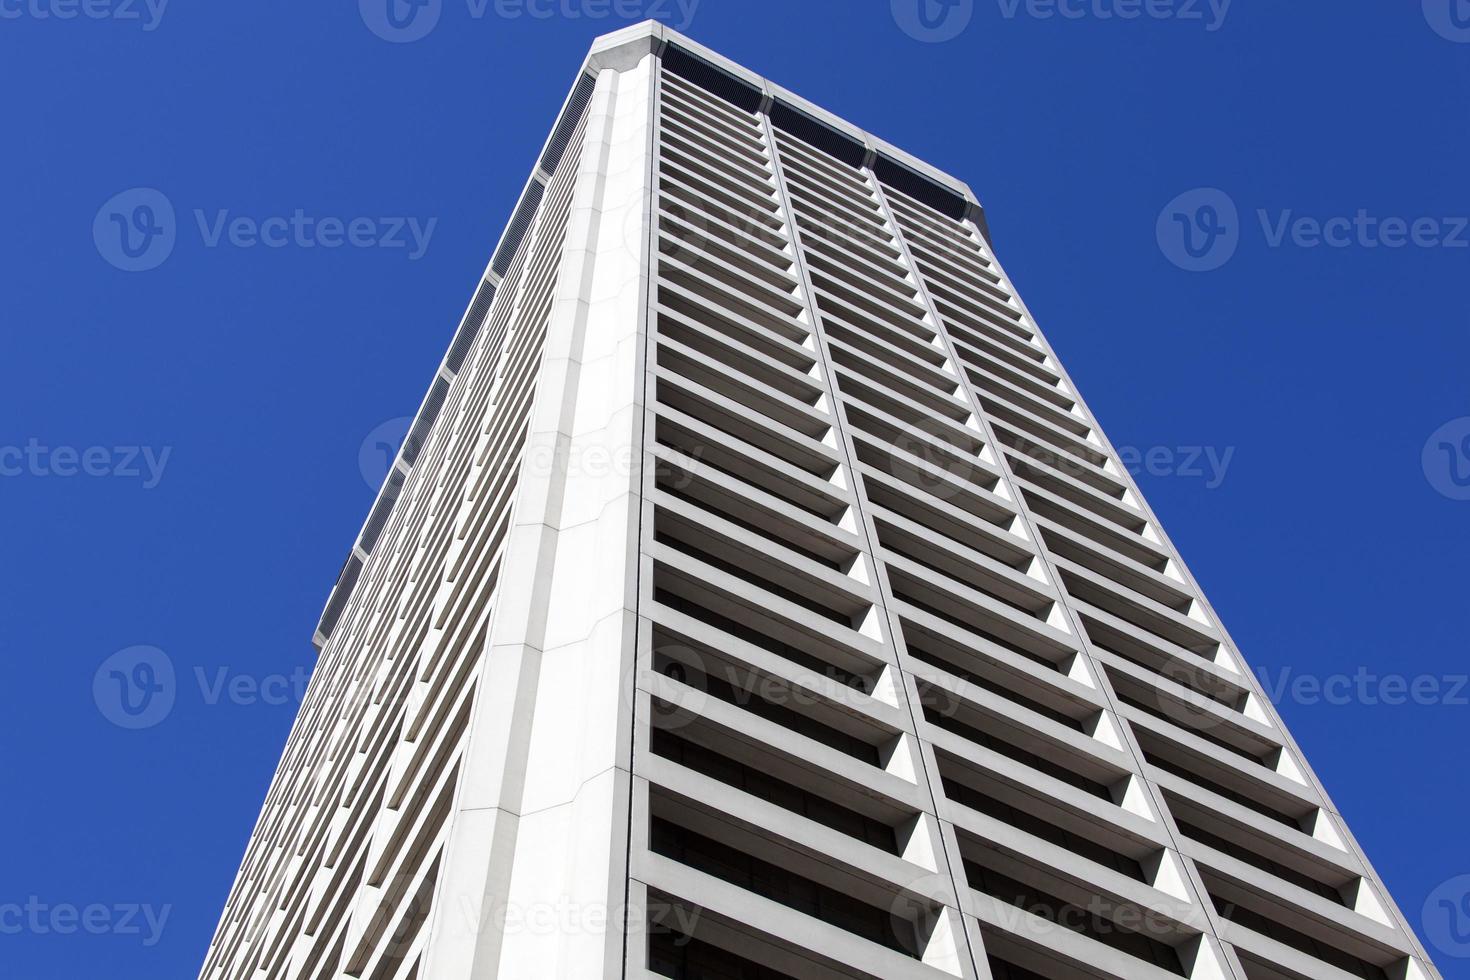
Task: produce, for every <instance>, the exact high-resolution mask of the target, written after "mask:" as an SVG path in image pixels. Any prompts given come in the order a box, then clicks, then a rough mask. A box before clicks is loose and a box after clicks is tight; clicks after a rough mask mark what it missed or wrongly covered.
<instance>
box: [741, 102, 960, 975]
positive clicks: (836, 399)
mask: <svg viewBox="0 0 1470 980" xmlns="http://www.w3.org/2000/svg"><path fill="white" fill-rule="evenodd" d="M760 120H761V130H762V134H763V138H764V140H765V144H766V149H767V151H768V152H769V153H770V155H771V170H772V173H773V176H774V177H775V180H776V192H777V195H778V198H779V200H780V203H781V211H782V214H783V215H784V216H785V218H786V221H787V227H788V228H789V229H790V238H791V250H792V259H793V260H794V262H795V265H796V273H797V278H798V281H799V282H800V285H801V293H802V303H803V304H804V305H805V307H806V311H807V315H808V316H809V317H810V318H811V324H810V326H811V330H812V335H813V340H814V342H815V343H816V345H817V350H816V354H817V357H818V359H819V362H820V364H821V371H822V383H823V386H824V387H825V389H826V393H827V400H828V402H829V404H830V405H831V410H832V426H833V430H834V435H835V436H836V437H837V445H838V448H839V449H840V451H841V453H842V459H843V466H844V467H845V468H846V470H847V473H848V476H849V478H850V479H851V486H850V493H851V494H852V507H853V510H854V512H855V513H854V517H855V518H856V522H855V523H856V525H857V527H858V529H859V533H860V534H861V535H862V539H863V543H864V546H865V548H866V552H867V553H866V555H865V560H867V561H869V562H870V563H871V565H870V568H871V570H872V573H873V597H874V601H875V602H877V603H878V608H879V609H880V610H881V612H882V622H883V623H884V625H885V626H886V627H887V630H888V642H887V644H886V645H887V647H888V654H889V657H890V669H891V670H893V671H894V679H895V680H897V681H898V683H897V684H895V685H894V689H895V691H896V693H897V695H898V696H899V697H901V698H902V699H903V702H904V703H903V710H904V712H905V716H906V717H907V718H908V719H909V727H910V730H911V731H912V733H913V739H914V744H913V746H912V751H913V752H914V754H915V756H916V760H915V761H916V762H917V767H916V768H917V772H918V776H919V779H920V780H921V787H920V788H921V789H922V791H923V793H924V798H925V799H927V800H928V805H929V812H930V813H931V814H932V815H933V816H934V831H935V833H936V834H937V836H938V839H939V844H940V847H939V854H938V857H939V859H940V860H942V861H943V862H944V868H943V869H942V870H941V871H940V872H938V875H937V877H940V878H941V881H942V883H943V887H944V889H945V891H946V892H947V894H946V898H947V899H949V898H952V899H953V904H952V905H950V907H951V908H953V909H954V910H955V912H956V914H957V915H959V922H960V928H959V929H958V934H957V935H954V936H953V937H952V939H953V942H954V945H955V951H956V954H957V955H959V956H960V957H961V958H962V959H966V960H967V965H968V967H969V968H970V969H972V970H974V971H975V972H976V975H978V976H985V975H986V971H983V970H981V969H980V964H981V963H983V962H984V955H985V954H984V951H983V950H976V949H974V948H973V944H972V939H973V940H976V941H978V939H979V937H978V936H974V937H972V936H971V935H970V930H968V929H966V928H964V926H963V920H964V917H963V913H962V912H961V909H960V906H961V902H960V896H961V895H962V894H963V892H962V891H961V888H962V887H963V886H962V884H961V881H960V879H959V876H958V873H957V871H956V862H958V861H959V853H958V850H957V848H956V847H955V846H954V842H952V841H951V839H950V835H949V834H947V833H945V831H944V823H943V820H942V819H941V818H940V814H939V799H940V797H939V796H938V795H937V794H936V793H935V791H934V782H935V780H936V779H938V776H937V775H936V774H935V773H933V772H931V770H930V765H929V758H928V756H927V754H926V753H925V751H924V748H923V739H922V735H921V725H920V722H921V720H922V717H921V709H917V708H916V707H915V704H916V702H917V701H918V690H917V687H916V686H915V683H914V680H913V678H912V676H911V675H910V674H909V672H908V670H907V669H905V668H906V662H907V649H906V648H905V647H903V646H902V644H903V633H902V632H901V630H900V627H899V621H898V616H897V614H896V613H894V612H893V611H892V601H893V590H892V587H891V585H890V584H889V581H888V569H887V566H886V565H885V564H884V562H883V561H882V560H881V557H880V552H879V549H878V535H877V530H876V529H875V528H874V526H873V519H872V517H871V516H870V515H869V514H868V509H867V506H866V501H867V490H866V485H865V483H864V481H863V477H862V474H861V473H860V472H859V471H858V467H857V452H856V450H855V449H854V447H853V444H852V436H851V434H850V433H849V431H848V426H847V408H846V405H845V404H844V403H843V401H842V396H841V391H840V388H839V384H838V380H837V373H836V365H835V363H834V362H833V360H832V351H831V347H830V346H829V344H828V342H827V335H826V331H825V330H824V329H823V327H822V316H821V313H820V312H819V311H818V310H817V302H816V289H815V287H814V286H813V285H812V279H811V274H810V272H809V271H808V269H807V262H806V249H805V246H804V245H803V244H802V234H801V229H800V227H799V225H798V222H797V220H796V211H795V208H794V206H793V204H792V201H791V194H790V192H789V190H788V189H787V184H786V174H785V171H784V168H783V167H782V164H781V150H780V147H779V145H778V141H777V139H776V131H775V127H774V126H773V125H772V123H771V116H770V113H769V112H768V111H764V110H763V111H762V112H761V113H760ZM860 560H864V559H860ZM899 751H902V747H900V749H899ZM915 832H916V833H923V832H924V829H923V828H922V827H920V828H919V829H918V830H916V831H915ZM946 904H950V903H949V902H948V901H946Z"/></svg>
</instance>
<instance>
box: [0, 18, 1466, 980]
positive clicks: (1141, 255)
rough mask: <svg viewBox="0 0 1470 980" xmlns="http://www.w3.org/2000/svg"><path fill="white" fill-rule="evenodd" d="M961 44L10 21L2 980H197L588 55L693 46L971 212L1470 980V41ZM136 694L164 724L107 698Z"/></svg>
mask: <svg viewBox="0 0 1470 980" xmlns="http://www.w3.org/2000/svg"><path fill="white" fill-rule="evenodd" d="M915 2H916V0H893V3H892V6H891V8H890V4H889V2H888V0H874V2H868V3H853V2H851V0H820V2H819V0H797V2H794V0H780V2H776V0H698V2H695V0H685V2H684V3H683V4H680V3H678V2H676V0H616V2H614V0H484V2H482V0H430V4H431V6H429V7H426V8H425V9H424V10H423V11H420V16H421V17H425V18H429V20H433V22H432V23H429V22H428V20H422V19H421V20H416V21H414V22H413V23H412V24H410V25H409V26H408V27H404V26H403V21H402V20H400V21H398V22H394V21H390V20H388V19H387V16H386V10H385V8H383V7H382V6H381V0H379V4H380V5H379V6H375V5H374V4H373V3H372V2H369V0H363V3H362V4H361V5H359V4H352V3H335V4H320V5H317V4H303V3H287V2H283V0H258V2H255V3H250V4H201V3H186V2H183V0H175V2H173V3H164V2H161V0H152V2H151V3H147V2H144V0H88V2H87V3H86V4H85V5H83V4H82V3H81V2H80V0H0V82H3V83H4V85H5V90H6V92H7V98H6V100H5V103H6V104H5V109H4V120H5V130H6V132H7V134H8V136H7V140H6V146H7V147H8V148H9V151H8V152H6V153H4V154H3V155H0V202H3V207H0V216H3V228H0V276H3V280H0V282H3V303H0V365H3V371H4V383H3V385H0V519H3V521H4V535H3V538H0V556H3V559H0V664H3V668H0V669H3V671H4V675H3V676H4V683H3V684H0V725H3V726H4V739H5V740H4V745H5V747H6V751H5V753H4V757H3V758H4V761H3V771H4V785H5V788H6V790H7V803H8V805H7V806H5V807H4V808H3V809H0V834H3V840H4V842H5V858H4V860H3V861H0V972H4V973H5V975H7V976H14V977H25V978H27V980H50V978H65V980H73V978H75V977H81V976H95V975H106V976H109V977H113V978H117V980H131V978H140V980H143V978H146V980H157V978H160V977H182V976H190V975H193V973H194V972H195V971H196V970H197V968H198V965H199V963H200V961H201V960H202V957H203V954H204V950H205V947H206V944H207V943H208V940H209V937H210V935H211V933H212V930H213V928H214V924H215V921H216V918H217V916H218V913H219V909H220V907H221V905H222V903H223V901H224V898H225V895H226V892H227V890H228V888H229V885H230V883H231V881H232V879H233V876H234V873H235V869H236V865H237V862H238V860H239V858H240V855H241V853H242V851H243V849H244V846H245V843H246V840H247V837H248V834H249V832H250V828H251V826H252V824H253V822H254V819H255V815H256V812H257V808H258V806H259V804H260V802H261V800H262V798H263V796H264V793H265V789H266V787H267V784H268V782H269V779H270V776H271V773H272V770H273V768H274V765H275V761H276V758H277V755H278V753H279V751H280V748H281V745H282V743H283V741H284V739H285V736H286V733H287V731H288V729H289V726H290V723H291V719H292V717H293V715H294V710H295V703H296V699H297V697H298V691H299V689H300V687H301V685H302V683H303V680H304V677H305V674H306V672H307V671H309V669H310V667H311V664H312V662H313V656H314V653H313V650H312V647H311V645H310V636H311V632H312V629H313V627H314V625H315V622H316V618H317V615H318V613H319V612H320V609H321V605H322V603H323V601H324V600H325V598H326V595H327V592H328V590H329V588H330V586H331V584H332V582H333V580H334V577H335V575H336V573H337V570H338V568H339V566H340V565H341V562H342V560H343V558H344V557H345V555H346V554H347V551H348V548H349V547H350V544H351V541H352V539H353V537H354V535H355V533H356V531H357V528H358V527H359V525H360V523H361V521H362V519H363V517H364V516H365V514H366V511H367V508H368V507H369V505H370V503H371V500H372V496H373V491H374V485H373V484H374V483H375V481H376V479H377V478H379V477H381V475H382V472H383V466H384V464H383V463H382V462H381V457H382V453H381V451H380V450H379V449H378V446H379V444H381V443H384V442H388V443H391V442H392V441H393V440H394V439H395V438H398V437H400V436H401V433H402V422H401V419H402V418H403V417H404V416H406V415H409V414H411V413H412V412H413V410H414V409H415V408H416V406H417V404H418V401H419V399H420V397H421V396H422V394H423V392H424V390H425V388H426V387H427V385H428V382H429V380H430V378H431V376H432V373H433V371H434V369H435V366H436V365H437V363H438V361H439V358H440V356H441V355H442V353H443V351H444V348H445V346H446V345H447V343H448V339H449V336H450V332H451V330H452V329H453V327H454V325H455V323H456V322H457V320H458V318H459V315H460V314H461V312H462V311H463V309H464V306H465V304H466V302H467V301H468V299H469V295H470V291H471V289H472V287H473V285H474V283H475V281H476V276H477V275H478V274H479V273H480V271H481V270H482V269H483V267H484V265H485V262H486V260H487V258H488V256H489V253H490V250H491V248H492V247H493V245H494V243H495V240H496V238H497V236H498V233H499V230H500V228H501V227H502V226H503V224H504V222H505V220H506V218H507V217H508V215H509V212H510V210H511V207H512V206H513V204H514V199H515V195H516V194H517V193H518V191H519V189H520V187H521V185H522V183H523V181H524V179H525V177H526V175H527V173H528V172H529V170H530V167H531V165H532V163H533V161H534V158H535V155H536V153H537V151H538V149H539V147H540V145H541V142H542V140H543V139H544V137H545V134H546V132H547V130H548V129H549V127H550V125H551V123H552V121H553V118H554V115H555V112H556V110H557V108H558V106H559V104H560V102H561V99H562V98H563V96H564V95H565V92H566V90H567V87H568V86H569V85H570V84H571V81H572V78H573V73H574V71H575V70H576V67H577V65H578V64H579V63H580V61H581V58H582V56H583V54H584V52H585V49H586V47H587V45H588V43H589V42H590V41H591V39H592V38H593V37H594V36H596V35H597V34H601V33H605V32H607V31H609V30H613V29H616V28H618V27H621V26H625V25H626V24H627V23H630V22H631V21H634V20H641V19H643V17H644V16H646V15H650V14H652V15H658V16H660V17H661V18H662V19H664V20H666V21H667V22H669V23H671V24H672V25H674V26H678V27H681V28H686V29H687V32H688V33H690V34H691V35H692V36H694V37H695V38H696V39H698V40H700V41H702V42H703V43H705V44H708V45H710V46H711V47H714V48H715V49H717V50H719V51H721V52H723V53H725V54H726V55H728V56H729V57H731V58H734V59H736V60H737V61H740V62H742V63H745V64H747V65H749V66H750V67H751V68H753V69H755V70H757V71H760V72H762V73H763V74H766V75H768V76H769V77H771V78H773V79H775V80H777V81H779V82H780V83H782V84H784V85H785V86H786V87H788V88H790V89H792V90H794V91H796V92H798V93H800V94H802V95H804V96H805V97H807V98H809V99H811V100H812V101H814V102H816V103H818V104H820V105H823V106H826V107H828V108H830V109H831V110H832V111H834V112H836V113H838V114H840V115H843V116H846V117H848V118H850V119H851V120H853V121H854V122H856V123H857V124H859V125H861V126H864V127H865V128H868V129H870V130H872V131H873V132H875V133H877V134H879V135H881V136H883V137H884V138H885V139H887V140H889V141H890V142H892V143H894V144H896V145H898V146H901V147H903V148H905V149H907V150H909V151H911V152H913V153H914V154H916V155H918V156H919V157H921V158H923V159H926V160H929V161H931V162H932V163H934V164H935V165H936V166H938V167H940V168H942V169H945V170H948V171H950V172H952V173H954V174H956V175H958V176H960V177H962V178H964V179H965V180H967V181H968V182H969V183H970V184H971V185H972V186H973V187H974V188H975V190H976V192H977V194H978V195H979V197H980V199H981V201H982V202H983V203H984V204H985V206H986V209H987V212H988V216H989V220H990V224H991V228H992V231H993V234H994V239H995V243H996V247H997V250H998V252H999V255H1000V257H1001V259H1002V261H1003V262H1004V263H1005V264H1006V267H1007V271H1008V272H1009V273H1010V275H1011V277H1012V278H1013V279H1014V280H1015V282H1016V283H1017V285H1018V286H1019V288H1020V289H1021V291H1022V293H1023V294H1024V295H1025V297H1026V298H1027V301H1028V302H1029V304H1030V306H1031V307H1032V309H1033V311H1034V312H1035V314H1036V316H1037V318H1038V319H1039V320H1040V322H1041V325H1042V328H1043V329H1044V330H1045V331H1046V332H1047V334H1048V335H1049V337H1050V339H1051V340H1052V342H1053V343H1054V345H1055V346H1056V347H1057V349H1058V351H1059V353H1060V355H1061V356H1062V358H1063V359H1064V362H1065V363H1066V364H1067V366H1068V368H1069V369H1070V371H1071V372H1072V374H1073V376H1074V378H1075V379H1076V381H1077V383H1078V385H1079V386H1080V387H1081V389H1082V391H1083V393H1084V395H1085V396H1086V397H1087V399H1088V400H1089V402H1090V404H1091V405H1092V407H1093V409H1094V411H1095V412H1096V413H1097V414H1098V416H1099V417H1100V419H1101V420H1102V422H1103V424H1104V426H1105V427H1106V429H1107V431H1108V434H1109V435H1110V437H1111V438H1112V440H1113V441H1114V442H1115V443H1116V444H1117V445H1119V446H1120V447H1125V448H1126V450H1127V451H1128V452H1129V453H1131V454H1133V456H1132V458H1134V459H1135V460H1136V463H1137V467H1138V471H1139V479H1140V481H1141V484H1142V486H1143V489H1144V491H1145V493H1146V494H1147V496H1148V497H1149V499H1150V501H1151V502H1152V504H1153V505H1154V507H1155V509H1156V510H1157V511H1158V512H1159V514H1160V516H1161V518H1162V520H1163V522H1164V524H1165V526H1166V527H1167V528H1168V529H1169V532H1170V534H1171V535H1172V536H1173V538H1174V539H1175V541H1176V543H1177V544H1178V545H1179V547H1180V549H1181V550H1182V551H1183V553H1184V556H1185V558H1186V560H1187V561H1188V562H1189V563H1190V565H1191V567H1192V569H1193V571H1194V572H1195V574H1196V575H1197V576H1198V577H1199V579H1200V580H1201V582H1202V583H1203V585H1204V586H1205V588H1206V590H1207V591H1208V593H1209V595H1210V597H1211V599H1212V601H1213V603H1214V605H1215V606H1216V607H1217V609H1218V610H1219V611H1220V613H1221V614H1222V616H1223V617H1224V619H1225V621H1226V624H1227V625H1228V626H1229V628H1230V629H1231V630H1232V632H1233V634H1234V636H1235V638H1236V640H1237V641H1238V642H1239V643H1240V645H1241V647H1242V649H1243V651H1244V653H1245V655H1246V657H1247V658H1248V660H1250V661H1251V662H1252V663H1253V664H1254V665H1255V666H1256V667H1257V668H1258V670H1259V672H1260V673H1261V674H1262V675H1263V676H1264V677H1265V679H1266V680H1267V683H1268V687H1269V688H1271V689H1272V690H1273V691H1274V692H1276V694H1277V695H1278V699H1279V701H1280V710H1281V711H1282V713H1283V715H1284V716H1285V718H1286V719H1287V721H1288V723H1289V725H1290V726H1291V727H1292V729H1293V731H1294V733H1295V734H1296V736H1297V738H1298V739H1299V740H1300V741H1301V742H1302V744H1303V746H1304V747H1305V749H1306V751H1307V753H1308V755H1309V757H1310V758H1311V760H1312V762H1313V764H1314V765H1315V767H1316V768H1317V770H1318V772H1319V774H1320V775H1321V777H1322V778H1323V780H1324V781H1325V782H1326V784H1327V786H1328V788H1329V789H1330V791H1331V792H1332V793H1333V795H1334V797H1335V800H1336V802H1337V803H1338V805H1339V806H1340V808H1341V809H1342V811H1343V812H1344V813H1345V814H1346V816H1347V818H1348V820H1349V821H1350V823H1351V824H1352V826H1353V827H1354V829H1355V831H1356V833H1357V835H1358V836H1359V838H1360V840H1361V841H1362V843H1363V845H1364V847H1365V849H1366V850H1367V851H1368V853H1369V855H1370V856H1371V858H1372V859H1373V860H1374V862H1375V863H1376V865H1377V867H1378V869H1379V871H1380V872H1381V873H1382V875H1383V876H1384V878H1385V879H1386V880H1387V882H1388V883H1389V885H1390V887H1391V889H1392V890H1393V892H1394V894H1395V896H1396V897H1397V899H1398V900H1399V902H1400V903H1401V904H1402V906H1403V907H1404V909H1405V911H1406V913H1407V914H1408V916H1409V917H1410V919H1411V920H1413V921H1414V923H1415V924H1416V926H1419V927H1420V929H1421V934H1422V935H1425V936H1426V939H1427V941H1429V942H1431V943H1432V944H1433V945H1434V946H1435V950H1436V953H1437V955H1438V957H1439V962H1440V965H1441V966H1442V968H1443V969H1444V970H1445V972H1446V974H1447V975H1448V976H1467V975H1470V967H1467V964H1470V943H1467V942H1464V941H1463V937H1464V936H1465V935H1467V929H1470V918H1464V919H1462V920H1460V921H1455V920H1450V919H1445V918H1444V913H1443V912H1440V913H1439V916H1438V917H1436V916H1435V915H1431V916H1429V917H1428V918H1426V917H1425V916H1424V913H1423V910H1424V909H1425V908H1426V905H1427V906H1428V908H1429V909H1430V910H1431V912H1433V911H1434V910H1437V909H1442V908H1443V907H1444V906H1442V905H1441V904H1440V902H1441V901H1449V902H1450V904H1451V906H1456V905H1459V906H1460V907H1464V908H1467V909H1470V904H1462V903H1470V899H1467V898H1466V894H1467V891H1470V879H1462V878H1460V876H1463V875H1466V874H1470V841H1467V837H1466V835H1465V832H1464V827H1465V816H1464V814H1465V806H1466V803H1467V801H1470V785H1467V781H1466V779H1465V778H1464V774H1463V759H1464V757H1465V752H1466V741H1467V734H1470V687H1467V686H1466V685H1465V683H1464V677H1465V675H1466V673H1467V672H1470V658H1467V656H1466V653H1467V644H1466V635H1465V623H1464V620H1465V608H1466V601H1465V593H1466V587H1465V586H1466V580H1467V576H1466V555H1467V549H1470V530H1467V527H1470V521H1467V518H1470V500H1467V499H1465V498H1467V497H1470V486H1467V484H1470V419H1467V417H1470V374H1467V371H1466V366H1467V364H1470V316H1467V314H1470V290H1467V289H1466V288H1465V287H1466V283H1467V281H1470V277H1467V271H1470V230H1467V224H1470V222H1467V216H1470V193H1467V190H1466V181H1465V172H1466V171H1465V160H1466V156H1467V150H1470V132H1467V123H1466V118H1467V117H1466V114H1465V104H1466V95H1467V83H1470V5H1467V4H1466V3H1465V2H1464V0H1423V3H1422V9H1421V3H1420V2H1419V0H1415V2H1402V0H1401V2H1398V3H1392V4H1387V3H1375V4H1345V3H1329V2H1318V0H1301V2H1296V3H1289V4H1288V3H1269V4H1267V3H1262V2H1259V0H1235V2H1233V3H1225V2H1223V0H1215V2H1213V3H1211V2H1210V0H1153V2H1152V3H1150V4H1147V5H1145V4H1139V3H1134V4H1131V5H1130V3H1129V0H1060V2H1057V0H959V2H958V3H957V4H956V5H955V6H953V8H952V9H949V8H946V9H943V10H941V8H939V7H937V6H935V7H931V8H930V14H931V15H932V16H931V17H929V18H928V19H927V20H926V19H924V18H921V17H920V16H919V13H918V10H917V7H916V6H915ZM1129 13H1135V14H1137V16H1133V17H1128V16H1125V15H1126V14H1129ZM434 17H437V19H436V20H435V19H433V18H434ZM426 25H427V26H426ZM405 31H406V32H407V34H405ZM420 33H421V34H422V35H423V36H421V37H418V38H416V39H409V37H408V36H407V35H412V34H420ZM390 39H391V40H390ZM119 195H121V197H119ZM170 212H171V213H172V217H171V218H170ZM115 216H116V217H115ZM119 220H120V221H121V222H122V224H121V225H119V224H118V221H119ZM124 232H126V234H127V237H126V238H124V236H123V233H124ZM130 269H131V270H133V271H129V270H130ZM139 647H143V648H148V649H145V650H143V651H139V650H138V649H136V648H139ZM140 664H145V665H152V666H155V667H156V666H158V665H160V664H162V665H166V666H168V667H171V668H172V669H173V671H174V683H173V685H172V687H171V690H173V691H174V692H175V696H174V698H173V702H172V704H171V705H169V706H168V710H167V712H166V715H164V716H162V717H145V718H136V717H132V716H130V715H128V714H127V713H126V712H125V711H124V712H120V711H119V710H117V708H116V706H115V704H116V702H115V699H114V701H113V702H109V701H108V699H107V697H106V690H107V685H108V684H109V683H110V682H111V678H112V673H111V672H112V670H114V669H117V670H122V671H123V672H124V674H125V675H128V676H135V677H136V676H139V675H135V674H131V672H132V671H134V670H135V669H136V668H137V667H138V665H140ZM154 680H155V681H156V682H157V683H159V684H162V683H163V682H164V679H163V678H162V677H160V676H159V675H158V674H156V673H155V675H154ZM94 684H95V685H97V688H96V690H95V691H94ZM1401 688H1402V690H1401ZM96 694H101V695H102V696H101V697H100V699H99V697H97V696H94V695H96ZM109 703H112V704H113V705H114V707H113V708H111V709H109V710H107V711H103V710H100V709H99V704H102V705H107V704H109ZM140 725H143V726H146V727H138V726H140ZM68 909H70V910H73V911H74V912H75V914H76V916H77V918H76V920H75V921H73V920H72V919H71V918H70V917H69V915H70V913H68V912H67V911H66V910H68ZM58 910H59V911H60V913H61V914H60V916H59V917H58V916H57V915H56V913H57V912H58ZM17 923H20V926H19V927H18V928H15V926H16V924H17Z"/></svg>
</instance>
